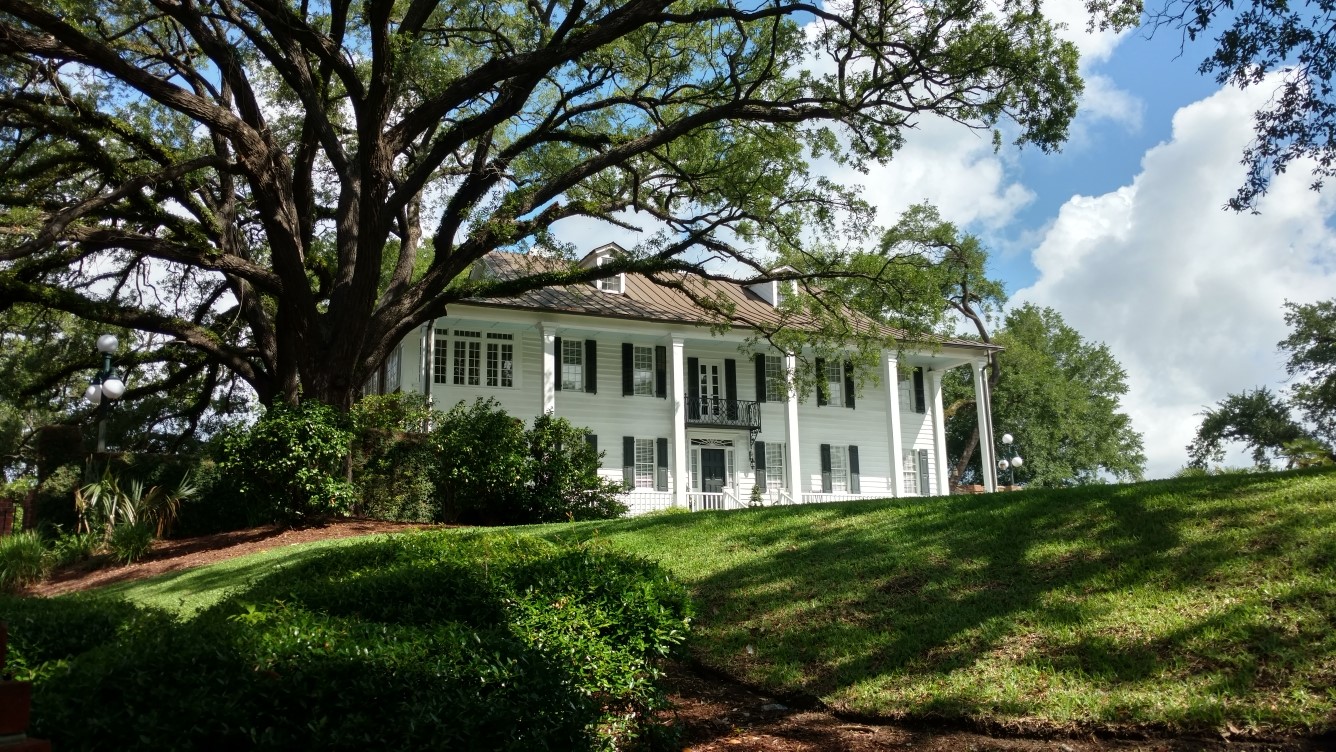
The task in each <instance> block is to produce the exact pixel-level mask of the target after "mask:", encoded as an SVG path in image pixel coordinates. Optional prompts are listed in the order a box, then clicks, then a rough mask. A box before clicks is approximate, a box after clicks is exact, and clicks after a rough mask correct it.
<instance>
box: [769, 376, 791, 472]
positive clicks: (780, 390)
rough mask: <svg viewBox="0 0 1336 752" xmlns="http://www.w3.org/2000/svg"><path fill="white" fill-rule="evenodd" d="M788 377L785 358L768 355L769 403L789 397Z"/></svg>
mask: <svg viewBox="0 0 1336 752" xmlns="http://www.w3.org/2000/svg"><path fill="white" fill-rule="evenodd" d="M786 376H787V374H785V373H784V360H783V358H781V357H776V356H774V355H767V356H766V357H765V399H766V401H767V402H783V401H784V399H785V397H786V396H787V395H786V394H785V391H786V390H785V388H784V385H785V383H786V382H787V378H786ZM767 467H768V466H767Z"/></svg>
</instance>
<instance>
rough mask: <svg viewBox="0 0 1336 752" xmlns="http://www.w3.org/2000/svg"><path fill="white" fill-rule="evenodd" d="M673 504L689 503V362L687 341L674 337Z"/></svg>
mask: <svg viewBox="0 0 1336 752" xmlns="http://www.w3.org/2000/svg"><path fill="white" fill-rule="evenodd" d="M672 350H673V356H672V359H673V368H672V371H673V373H672V376H673V378H672V383H671V384H669V385H668V390H669V393H670V394H672V396H673V506H678V507H685V506H686V505H687V490H688V489H687V460H688V457H689V455H688V454H687V451H688V450H687V363H686V357H685V350H686V346H685V342H684V341H683V339H682V338H681V337H673V346H672Z"/></svg>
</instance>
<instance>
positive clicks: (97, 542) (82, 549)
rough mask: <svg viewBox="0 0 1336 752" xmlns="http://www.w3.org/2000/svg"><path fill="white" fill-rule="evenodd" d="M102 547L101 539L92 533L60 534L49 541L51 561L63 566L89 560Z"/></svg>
mask: <svg viewBox="0 0 1336 752" xmlns="http://www.w3.org/2000/svg"><path fill="white" fill-rule="evenodd" d="M101 546H102V537H101V536H99V535H96V534H94V533H61V534H59V535H58V536H56V538H55V539H54V540H52V541H51V552H50V556H51V561H52V563H53V564H55V565H56V566H65V565H67V564H74V563H76V562H80V561H84V560H86V559H91V558H92V557H93V554H96V553H97V550H98V549H99V548H100V547H101Z"/></svg>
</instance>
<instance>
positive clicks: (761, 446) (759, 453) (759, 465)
mask: <svg viewBox="0 0 1336 752" xmlns="http://www.w3.org/2000/svg"><path fill="white" fill-rule="evenodd" d="M755 447H756V448H755V449H754V450H752V451H754V452H756V462H755V463H753V464H755V465H756V483H757V485H760V486H761V487H762V488H764V484H765V442H764V441H758V442H756V444H755Z"/></svg>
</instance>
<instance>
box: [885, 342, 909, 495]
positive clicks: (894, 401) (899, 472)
mask: <svg viewBox="0 0 1336 752" xmlns="http://www.w3.org/2000/svg"><path fill="white" fill-rule="evenodd" d="M882 380H883V381H884V382H885V384H886V405H887V406H888V407H889V409H888V410H887V411H886V433H887V438H888V439H890V441H888V442H887V446H889V447H890V448H891V451H890V455H891V456H890V465H891V494H892V495H893V496H904V495H905V468H904V459H903V456H904V451H905V446H904V445H905V437H904V435H902V434H901V433H900V365H899V362H898V361H897V359H896V357H895V353H893V352H890V351H889V350H887V351H883V352H882Z"/></svg>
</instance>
